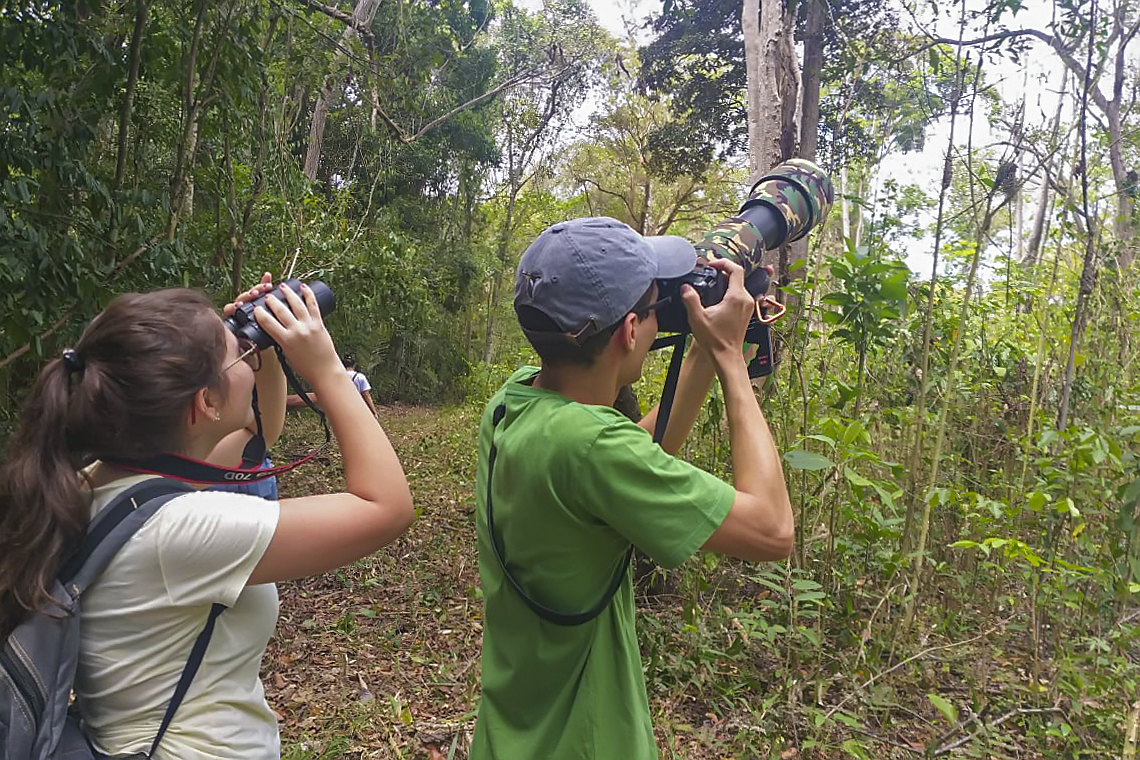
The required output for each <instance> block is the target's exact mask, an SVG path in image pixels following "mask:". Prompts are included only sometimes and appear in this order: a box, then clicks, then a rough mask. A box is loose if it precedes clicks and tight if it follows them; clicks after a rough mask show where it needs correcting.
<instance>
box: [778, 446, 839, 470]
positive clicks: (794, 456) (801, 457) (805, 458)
mask: <svg viewBox="0 0 1140 760" xmlns="http://www.w3.org/2000/svg"><path fill="white" fill-rule="evenodd" d="M784 461H785V462H787V463H788V466H789V467H794V468H795V469H797V470H826V469H827V468H828V467H834V466H835V463H834V462H832V461H831V460H830V459H828V458H827V457H825V456H822V455H820V454H815V453H813V452H811V451H804V450H803V449H792V450H791V451H789V452H787V453H786V454H784Z"/></svg>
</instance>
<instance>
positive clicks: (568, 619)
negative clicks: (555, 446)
mask: <svg viewBox="0 0 1140 760" xmlns="http://www.w3.org/2000/svg"><path fill="white" fill-rule="evenodd" d="M506 415H507V406H506V404H499V406H497V407H495V411H494V413H493V414H492V416H491V422H492V429H491V452H490V455H489V456H488V457H487V538H488V539H490V542H491V548H492V549H493V550H494V552H495V559H497V560H498V561H499V567H500V568H502V570H503V575H504V576H505V577H506V579H507V582H508V583H510V584H511V588H513V589H514V590H515V593H517V594H518V595H519V597H520V598H521V599H522V600H523V601H524V602H526V606H527V607H530V609H531V610H532V611H533V612H534V614H536V615H538V616H539V617H540V618H542V619H543V620H546V621H547V622H550V623H554V624H555V625H564V626H575V625H582V624H583V623H588V622H590V621H591V620H593V619H594V618H596V617H597V616H598V615H600V614H602V611H603V610H604V609H605V608H606V607H608V606H609V605H610V602H611V601H613V598H614V595H615V594H617V592H618V589H620V588H621V584H622V582H623V581H624V580H625V578H626V575H627V573H628V572H629V563H630V559H631V558H632V557H633V545H632V544H631V545H630V547H629V549H628V550H627V551H626V553H625V556H624V557H623V558H622V560H621V562H620V563H619V564H618V569H617V572H616V573H614V577H613V580H611V581H610V586H609V588H608V589H606V593H605V594H603V595H602V598H601V599H600V600H598V603H597V604H595V605H594V606H593V607H591V608H590V609H588V610H586V611H585V612H580V613H576V614H573V613H566V612H558V611H557V610H552V609H550V608H549V607H547V606H545V605H544V604H542V603H541V602H539V601H537V600H536V599H534V598H533V597H532V596H530V594H528V593H527V592H526V591H525V590H524V589H523V587H522V584H520V583H519V582H518V580H516V579H515V577H514V576H513V575H511V571H510V570H508V569H507V562H506V560H505V559H503V553H502V551H501V550H500V549H499V541H498V539H496V538H495V511H494V508H493V506H492V504H491V478H492V477H493V476H494V474H495V458H496V457H497V456H498V449H497V448H496V446H495V431H496V430H497V429H498V427H499V423H500V422H502V421H503V417H505V416H506Z"/></svg>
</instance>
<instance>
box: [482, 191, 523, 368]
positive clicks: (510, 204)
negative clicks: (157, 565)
mask: <svg viewBox="0 0 1140 760" xmlns="http://www.w3.org/2000/svg"><path fill="white" fill-rule="evenodd" d="M521 189H522V185H521V184H520V183H519V181H518V177H517V175H516V174H515V173H514V172H512V173H511V195H510V198H508V199H507V216H506V219H504V220H503V228H502V230H501V231H500V232H499V250H498V255H497V261H498V266H497V267H496V269H495V274H494V279H492V280H491V302H490V305H489V306H488V307H487V332H486V333H485V334H484V336H483V361H484V363H490V361H491V351H492V349H493V348H494V339H495V312H497V311H498V309H499V292H500V291H501V290H502V280H503V275H504V273H505V270H506V269H507V264H508V261H507V250H508V249H509V248H510V244H511V238H512V237H513V235H514V229H513V225H514V217H515V201H516V200H517V199H518V194H519V191H520V190H521Z"/></svg>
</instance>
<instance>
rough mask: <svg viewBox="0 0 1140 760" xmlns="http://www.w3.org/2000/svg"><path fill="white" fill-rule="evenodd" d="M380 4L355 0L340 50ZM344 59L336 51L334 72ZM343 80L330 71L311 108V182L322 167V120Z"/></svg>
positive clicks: (306, 168)
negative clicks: (350, 20) (350, 21)
mask: <svg viewBox="0 0 1140 760" xmlns="http://www.w3.org/2000/svg"><path fill="white" fill-rule="evenodd" d="M379 7H380V0H357V3H356V7H355V8H354V9H353V10H352V23H351V24H349V25H346V26H345V29H344V32H343V33H342V34H341V36H340V46H339V48H340V50H341V51H343V50H344V49H345V48H347V47H348V45H349V44H350V43H351V42H352V40H353V39H354V38H355V37H357V36H358V33H357V31H356V30H357V29H360V28H362V27H367V26H371V25H372V20H373V19H374V18H375V17H376V9H377V8H379ZM346 60H347V57H346V56H345V54H344V53H343V52H338V53H337V55H336V57H335V58H334V59H333V63H332V66H333V69H334V72H335V70H336V69H337V68H339V67H340V66H341V65H342V64H343V63H344V62H345V61H346ZM342 82H343V77H340V76H337V74H336V73H330V74H329V75H328V76H327V77H325V81H324V84H323V85H322V86H321V92H320V94H319V95H318V96H317V103H316V105H315V106H314V108H313V120H312V122H311V123H310V125H309V147H308V150H306V151H305V165H304V172H305V176H306V177H308V178H309V181H310V182H313V181H316V179H317V171H318V170H319V169H320V168H321V151H322V150H323V148H324V142H325V122H326V120H327V119H328V115H329V106H330V105H331V104H332V102H333V99H334V97H335V96H336V95H337V94H338V90H339V88H340V84H341V83H342Z"/></svg>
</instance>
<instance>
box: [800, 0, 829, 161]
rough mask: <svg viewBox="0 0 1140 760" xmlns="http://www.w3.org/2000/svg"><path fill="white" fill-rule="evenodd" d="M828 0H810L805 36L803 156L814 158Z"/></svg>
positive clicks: (817, 137) (816, 143)
mask: <svg viewBox="0 0 1140 760" xmlns="http://www.w3.org/2000/svg"><path fill="white" fill-rule="evenodd" d="M825 2H827V0H811V6H810V7H809V8H808V15H807V29H806V30H805V37H804V75H803V108H802V113H801V116H800V150H799V155H800V157H801V158H806V159H808V160H809V161H814V160H815V154H816V146H817V145H818V143H819V79H820V73H821V72H822V71H823V21H824V12H825V9H824V7H823V4H824V3H825Z"/></svg>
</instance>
